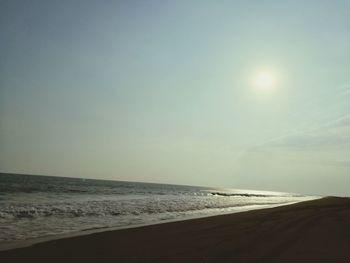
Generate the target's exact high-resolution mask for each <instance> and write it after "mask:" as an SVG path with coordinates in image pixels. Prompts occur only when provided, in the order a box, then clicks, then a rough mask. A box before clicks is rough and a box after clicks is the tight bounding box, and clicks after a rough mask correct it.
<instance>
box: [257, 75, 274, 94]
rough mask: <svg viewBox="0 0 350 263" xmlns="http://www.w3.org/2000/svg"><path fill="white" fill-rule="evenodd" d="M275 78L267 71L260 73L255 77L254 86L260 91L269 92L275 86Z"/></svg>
mask: <svg viewBox="0 0 350 263" xmlns="http://www.w3.org/2000/svg"><path fill="white" fill-rule="evenodd" d="M276 81H277V79H276V76H275V74H273V73H272V72H269V71H261V72H259V73H258V74H257V75H256V76H255V80H254V86H255V87H256V88H258V89H260V90H270V89H272V88H274V87H275V85H276Z"/></svg>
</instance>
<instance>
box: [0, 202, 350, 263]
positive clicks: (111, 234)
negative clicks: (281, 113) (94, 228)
mask: <svg viewBox="0 0 350 263" xmlns="http://www.w3.org/2000/svg"><path fill="white" fill-rule="evenodd" d="M349 224H350V198H342V197H325V198H321V199H316V200H312V201H305V202H299V203H296V204H291V205H284V206H279V207H275V208H267V209H259V210H250V211H247V212H241V213H234V214H227V215H217V216H212V217H204V218H198V219H191V220H184V221H177V222H171V223H163V224H156V225H149V226H142V227H137V228H128V229H121V230H105V231H103V232H99V233H94V234H88V235H83V236H76V237H68V238H63V239H56V240H51V241H47V242H43V243H37V244H35V245H32V246H29V247H24V248H16V249H12V250H6V251H0V258H1V261H2V262H24V261H26V262H27V261H29V262H49V261H50V262H62V261H68V262H97V261H100V262H115V261H117V262H233V261H236V262H237V261H238V262H347V261H350V255H349V253H348V244H349V243H350V229H349V228H348V225H349Z"/></svg>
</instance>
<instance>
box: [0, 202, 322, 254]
mask: <svg viewBox="0 0 350 263" xmlns="http://www.w3.org/2000/svg"><path fill="white" fill-rule="evenodd" d="M322 198H324V197H315V198H314V199H310V200H317V199H322ZM310 200H307V201H310ZM302 202H306V201H295V202H288V203H282V204H273V205H247V206H242V207H234V209H235V210H234V211H227V212H223V213H218V214H215V213H214V214H213V215H202V216H198V215H197V216H196V215H187V216H186V217H184V218H176V219H167V220H163V221H157V222H154V223H145V224H135V225H129V226H114V227H97V228H90V229H83V230H80V231H74V232H69V233H62V234H57V235H49V236H43V237H37V238H32V239H24V240H13V241H10V242H6V243H5V242H4V243H1V242H0V252H2V251H8V250H13V249H18V248H25V247H30V246H33V245H36V244H40V243H45V242H50V241H54V240H60V239H66V238H72V237H78V236H86V235H92V234H96V233H103V232H109V231H118V230H124V229H133V228H140V227H147V226H154V225H162V224H167V223H174V222H182V221H188V220H196V219H201V218H209V217H216V216H221V215H231V214H237V213H244V212H248V211H255V210H263V209H269V208H274V207H280V206H289V205H293V204H297V203H302ZM256 206H258V207H256ZM252 207H254V208H252Z"/></svg>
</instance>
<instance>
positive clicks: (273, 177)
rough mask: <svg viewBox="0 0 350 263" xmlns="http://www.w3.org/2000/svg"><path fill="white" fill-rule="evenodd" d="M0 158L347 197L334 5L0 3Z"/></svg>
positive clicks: (8, 162)
mask: <svg viewBox="0 0 350 263" xmlns="http://www.w3.org/2000/svg"><path fill="white" fill-rule="evenodd" d="M262 72H269V73H268V74H269V76H270V78H272V80H273V82H274V84H273V85H271V87H269V88H268V89H261V88H259V85H258V84H259V83H256V81H257V80H256V78H257V77H256V76H257V75H259V74H261V73H262ZM0 149H1V154H0V171H1V172H10V173H26V174H42V175H55V176H69V177H84V178H97V179H113V180H126V181H142V182H158V183H173V184H189V185H203V186H219V187H227V188H242V189H257V190H275V191H287V192H296V193H304V194H322V195H346V196H350V189H349V187H348V186H349V185H350V158H349V157H350V1H346V0H345V1H340V0H336V1H323V0H317V1H316V0H314V1H313V0H309V1H301V0H300V1H298V0H297V1H295V0H294V1H277V0H276V1H224V0H219V1H204V0H201V1H199V0H198V1H188V0H186V1H181V0H178V1H169V0H162V1H160V0H159V1H156V0H149V1H136V0H135V1H88V0H84V1H83V0H81V1H80V0H76V1H65V0H63V1H47V0H33V1H24V0H23V1H17V0H2V1H1V2H0Z"/></svg>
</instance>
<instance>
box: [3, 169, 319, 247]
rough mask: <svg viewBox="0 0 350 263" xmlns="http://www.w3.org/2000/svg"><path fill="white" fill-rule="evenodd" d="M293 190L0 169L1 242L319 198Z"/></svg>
mask: <svg viewBox="0 0 350 263" xmlns="http://www.w3.org/2000/svg"><path fill="white" fill-rule="evenodd" d="M315 198H317V197H315V196H304V195H296V194H289V193H279V192H266V191H251V190H237V189H220V188H209V187H197V186H183V185H169V184H153V183H137V182H122V181H108V180H92V179H77V178H64V177H51V176H35V175H16V174H0V244H4V243H7V242H13V241H19V240H28V239H34V238H41V237H47V236H55V235H60V234H67V233H73V232H79V231H84V230H88V229H99V228H112V227H113V228H118V227H120V228H124V227H133V226H138V225H143V224H155V223H161V222H166V221H172V220H184V219H188V218H196V217H203V216H212V215H218V214H225V213H232V212H239V211H246V210H251V209H259V208H267V207H273V206H278V205H283V204H289V203H294V202H299V201H305V200H311V199H315Z"/></svg>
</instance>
